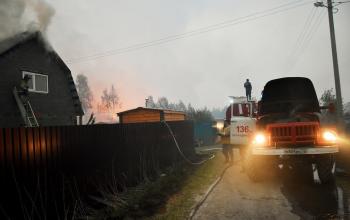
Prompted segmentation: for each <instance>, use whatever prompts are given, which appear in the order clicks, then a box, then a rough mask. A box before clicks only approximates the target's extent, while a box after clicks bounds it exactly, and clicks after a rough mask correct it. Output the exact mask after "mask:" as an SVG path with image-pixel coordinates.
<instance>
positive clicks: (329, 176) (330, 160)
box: [316, 154, 335, 184]
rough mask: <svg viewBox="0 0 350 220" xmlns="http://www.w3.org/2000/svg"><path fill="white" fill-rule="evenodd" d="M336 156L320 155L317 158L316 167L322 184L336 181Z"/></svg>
mask: <svg viewBox="0 0 350 220" xmlns="http://www.w3.org/2000/svg"><path fill="white" fill-rule="evenodd" d="M334 166H335V158H334V155H332V154H329V155H320V156H318V157H317V159H316V168H317V172H318V176H319V178H320V180H321V183H322V184H328V183H332V182H333V181H334V169H333V167H334Z"/></svg>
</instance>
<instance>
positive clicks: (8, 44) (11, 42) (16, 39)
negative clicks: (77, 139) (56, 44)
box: [0, 31, 84, 115]
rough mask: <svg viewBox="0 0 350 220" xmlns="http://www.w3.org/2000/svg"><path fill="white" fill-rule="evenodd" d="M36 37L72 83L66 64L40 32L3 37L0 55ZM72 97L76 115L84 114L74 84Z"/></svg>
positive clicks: (0, 44) (0, 43)
mask: <svg viewBox="0 0 350 220" xmlns="http://www.w3.org/2000/svg"><path fill="white" fill-rule="evenodd" d="M33 39H37V40H38V42H39V43H41V44H42V45H44V48H45V49H46V52H47V55H48V56H49V57H50V58H51V59H52V60H54V61H55V62H56V63H57V64H58V65H59V66H60V67H61V68H62V69H63V70H64V72H66V74H68V81H69V84H74V80H73V78H72V74H71V71H70V69H69V68H68V66H67V65H66V64H65V63H64V62H63V60H62V59H61V58H60V56H59V55H58V54H57V53H56V52H55V51H54V49H53V48H52V47H51V45H50V44H49V43H48V42H47V40H46V39H45V38H44V37H43V35H42V34H41V33H40V32H38V31H37V32H23V33H19V34H17V35H15V36H13V37H11V38H8V39H5V40H3V41H1V42H0V56H3V55H5V54H6V53H8V52H10V51H12V50H14V49H15V48H17V47H20V46H21V45H23V44H25V43H26V42H28V41H30V40H33ZM70 92H71V95H72V99H73V102H74V109H75V113H76V114H77V115H84V111H83V108H82V105H81V102H80V99H79V96H78V92H77V90H76V87H75V84H74V88H72V89H71V90H70Z"/></svg>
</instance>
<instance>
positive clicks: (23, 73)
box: [22, 71, 49, 94]
mask: <svg viewBox="0 0 350 220" xmlns="http://www.w3.org/2000/svg"><path fill="white" fill-rule="evenodd" d="M25 75H30V76H31V77H32V82H33V89H28V91H29V92H35V93H42V94H48V93H49V76H48V75H45V74H40V73H33V72H29V71H22V78H23V77H24V76H25ZM36 75H40V76H44V77H46V88H47V91H40V90H37V89H36Z"/></svg>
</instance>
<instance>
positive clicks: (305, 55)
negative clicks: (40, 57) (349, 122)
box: [47, 0, 350, 110]
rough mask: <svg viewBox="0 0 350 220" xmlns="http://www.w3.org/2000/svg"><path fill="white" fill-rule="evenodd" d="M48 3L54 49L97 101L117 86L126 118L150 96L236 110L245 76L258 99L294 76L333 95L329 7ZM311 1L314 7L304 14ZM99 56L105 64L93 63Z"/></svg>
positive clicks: (275, 0)
mask: <svg viewBox="0 0 350 220" xmlns="http://www.w3.org/2000/svg"><path fill="white" fill-rule="evenodd" d="M47 2H48V3H49V4H50V5H51V7H52V8H53V9H54V11H55V13H54V15H53V16H52V18H51V22H50V24H49V25H48V27H47V36H48V40H49V42H50V43H51V44H52V46H53V47H54V49H55V50H56V51H57V52H58V53H59V55H60V56H61V57H62V59H63V60H64V61H65V62H66V63H67V65H68V66H69V68H70V69H71V70H72V73H73V75H75V76H76V75H77V74H80V73H82V74H85V75H86V76H87V77H88V79H89V83H90V86H91V88H92V89H93V91H94V98H95V101H99V99H100V96H101V92H102V90H103V89H104V88H107V87H110V86H111V85H112V84H113V85H114V86H115V87H116V88H117V90H118V93H119V96H120V98H121V100H122V108H121V109H120V110H126V109H130V108H134V107H138V106H143V105H144V102H145V98H146V97H147V96H149V95H153V97H154V98H155V99H157V98H158V97H160V96H165V97H167V98H168V99H169V100H170V101H172V102H177V101H178V100H182V101H183V102H185V103H191V104H192V105H193V106H195V107H197V108H201V107H204V106H207V107H209V108H213V107H223V106H225V105H227V104H228V102H229V99H228V96H232V95H233V96H241V95H244V94H245V91H244V88H243V83H244V81H245V79H247V78H249V79H250V81H251V82H252V85H253V91H252V93H253V96H255V97H257V98H259V97H260V94H261V91H262V89H263V86H264V85H265V84H266V82H267V81H269V80H272V79H275V78H280V77H287V76H305V77H308V78H310V79H311V80H312V81H313V83H314V85H315V88H316V91H317V94H318V96H319V97H320V95H321V94H322V92H323V91H324V90H325V89H330V88H334V77H333V66H332V56H331V47H330V37H329V26H328V17H327V13H326V8H315V7H314V6H313V2H314V1H311V0H299V1H296V0H291V1H285V0H264V1H261V0H244V1H243V0H240V1H238V0H234V1H233V0H215V1H214V0H192V1H189V0H176V1H170V0H147V1H142V0H141V1H140V0H124V1H123V0H89V1H86V0H74V1H72V0H60V1H54V0H47ZM289 3H290V5H288V7H294V6H295V7H294V8H292V9H290V10H285V9H286V7H287V6H286V7H281V8H279V10H281V11H280V12H279V13H275V14H273V15H271V16H265V17H259V18H257V19H254V20H250V21H248V22H241V23H239V24H236V25H229V26H226V27H222V26H214V27H219V28H218V29H216V30H212V31H208V32H205V33H201V34H198V35H194V36H188V35H186V37H184V38H181V39H177V40H173V41H170V42H166V43H163V44H158V45H154V46H148V47H144V48H140V49H138V50H132V51H129V52H125V53H119V54H113V53H112V55H111V56H104V55H105V54H106V52H108V51H112V52H113V51H114V52H115V51H118V49H120V48H126V47H129V46H133V45H137V44H143V43H147V42H150V41H154V40H158V39H162V38H164V37H167V36H172V35H176V34H182V33H186V32H189V31H193V30H198V29H199V28H204V27H207V26H210V25H215V24H218V23H220V22H225V21H232V20H233V19H236V18H240V17H242V16H247V15H251V14H253V13H256V12H259V11H264V10H267V9H271V8H274V7H278V6H281V5H285V4H289ZM303 3H306V4H304V5H302V6H298V7H296V5H297V4H299V5H300V4H303ZM337 8H338V9H339V11H338V12H337V13H336V14H334V20H335V31H336V40H337V49H338V59H339V69H340V78H341V83H342V95H343V99H344V101H345V102H349V101H350V87H349V84H350V74H349V70H350V62H349V60H350V41H349V39H350V29H349V28H348V27H349V22H350V3H348V4H342V5H339V6H337ZM276 10H277V9H276ZM250 18H251V17H250ZM311 18H312V19H311ZM306 21H311V22H310V23H309V24H310V25H306V26H305V24H308V22H306ZM318 22H319V26H317V23H318ZM304 27H306V28H304ZM303 30H304V31H303ZM305 31H307V32H305ZM298 38H299V41H298ZM303 39H309V40H304V41H303ZM119 51H120V50H119ZM101 54H102V55H103V56H102V57H100V58H99V59H86V57H88V56H94V55H101ZM295 60H296V62H295V65H292V64H293V63H294V61H295ZM77 61H80V62H77Z"/></svg>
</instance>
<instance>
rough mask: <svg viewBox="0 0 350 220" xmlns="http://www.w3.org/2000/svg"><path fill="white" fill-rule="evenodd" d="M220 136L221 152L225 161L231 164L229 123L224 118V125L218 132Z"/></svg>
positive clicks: (231, 149) (231, 150)
mask: <svg viewBox="0 0 350 220" xmlns="http://www.w3.org/2000/svg"><path fill="white" fill-rule="evenodd" d="M218 135H219V136H220V137H221V144H222V153H223V154H224V156H225V163H230V164H233V148H232V145H231V144H230V125H229V123H228V121H226V120H225V122H224V127H223V128H222V129H221V130H220V131H219V134H218Z"/></svg>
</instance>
